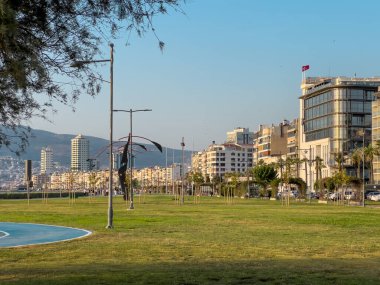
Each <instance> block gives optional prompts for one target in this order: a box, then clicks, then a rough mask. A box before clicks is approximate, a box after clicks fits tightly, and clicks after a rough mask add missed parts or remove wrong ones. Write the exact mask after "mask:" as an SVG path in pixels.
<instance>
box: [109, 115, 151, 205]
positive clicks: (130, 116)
mask: <svg viewBox="0 0 380 285" xmlns="http://www.w3.org/2000/svg"><path fill="white" fill-rule="evenodd" d="M113 111H114V112H126V113H129V118H130V122H129V123H130V133H129V137H130V138H129V143H130V146H131V150H130V153H129V163H130V166H131V167H130V168H131V173H130V180H129V182H130V187H131V201H130V204H129V210H133V209H134V208H135V207H134V204H133V186H132V182H133V173H132V170H133V169H132V159H133V157H132V156H133V154H132V146H133V143H132V138H133V134H132V113H136V112H150V111H152V109H141V110H132V109H129V110H113Z"/></svg>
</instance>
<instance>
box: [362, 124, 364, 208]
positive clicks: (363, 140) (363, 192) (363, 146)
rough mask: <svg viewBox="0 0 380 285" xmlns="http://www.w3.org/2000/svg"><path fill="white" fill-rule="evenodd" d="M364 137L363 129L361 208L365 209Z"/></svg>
mask: <svg viewBox="0 0 380 285" xmlns="http://www.w3.org/2000/svg"><path fill="white" fill-rule="evenodd" d="M364 135H365V130H364V129H363V147H362V161H363V193H362V194H363V207H365V185H364V183H365V179H364V174H365V170H364V159H365V157H364Z"/></svg>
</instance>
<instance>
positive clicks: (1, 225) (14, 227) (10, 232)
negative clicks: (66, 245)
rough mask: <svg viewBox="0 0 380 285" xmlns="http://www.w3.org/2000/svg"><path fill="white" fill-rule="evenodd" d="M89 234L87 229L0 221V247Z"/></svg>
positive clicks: (70, 238) (55, 240)
mask: <svg viewBox="0 0 380 285" xmlns="http://www.w3.org/2000/svg"><path fill="white" fill-rule="evenodd" d="M90 234H91V232H90V231H87V230H82V229H76V228H68V227H61V226H51V225H42V224H25V223H7V222H0V248H1V247H18V246H27V245H35V244H46V243H53V242H59V241H66V240H72V239H77V238H81V237H85V236H88V235H90Z"/></svg>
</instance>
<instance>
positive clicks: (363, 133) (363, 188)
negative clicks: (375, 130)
mask: <svg viewBox="0 0 380 285" xmlns="http://www.w3.org/2000/svg"><path fill="white" fill-rule="evenodd" d="M359 135H361V136H362V137H363V145H362V162H363V166H362V174H363V185H362V199H363V207H365V185H364V183H365V178H364V175H365V169H364V159H365V157H364V143H365V141H364V138H365V129H364V128H363V129H362V130H360V131H359Z"/></svg>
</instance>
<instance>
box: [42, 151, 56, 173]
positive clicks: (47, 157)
mask: <svg viewBox="0 0 380 285" xmlns="http://www.w3.org/2000/svg"><path fill="white" fill-rule="evenodd" d="M40 172H41V174H47V175H49V174H51V173H52V172H53V151H52V149H51V148H49V147H44V148H42V150H41V171H40Z"/></svg>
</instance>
